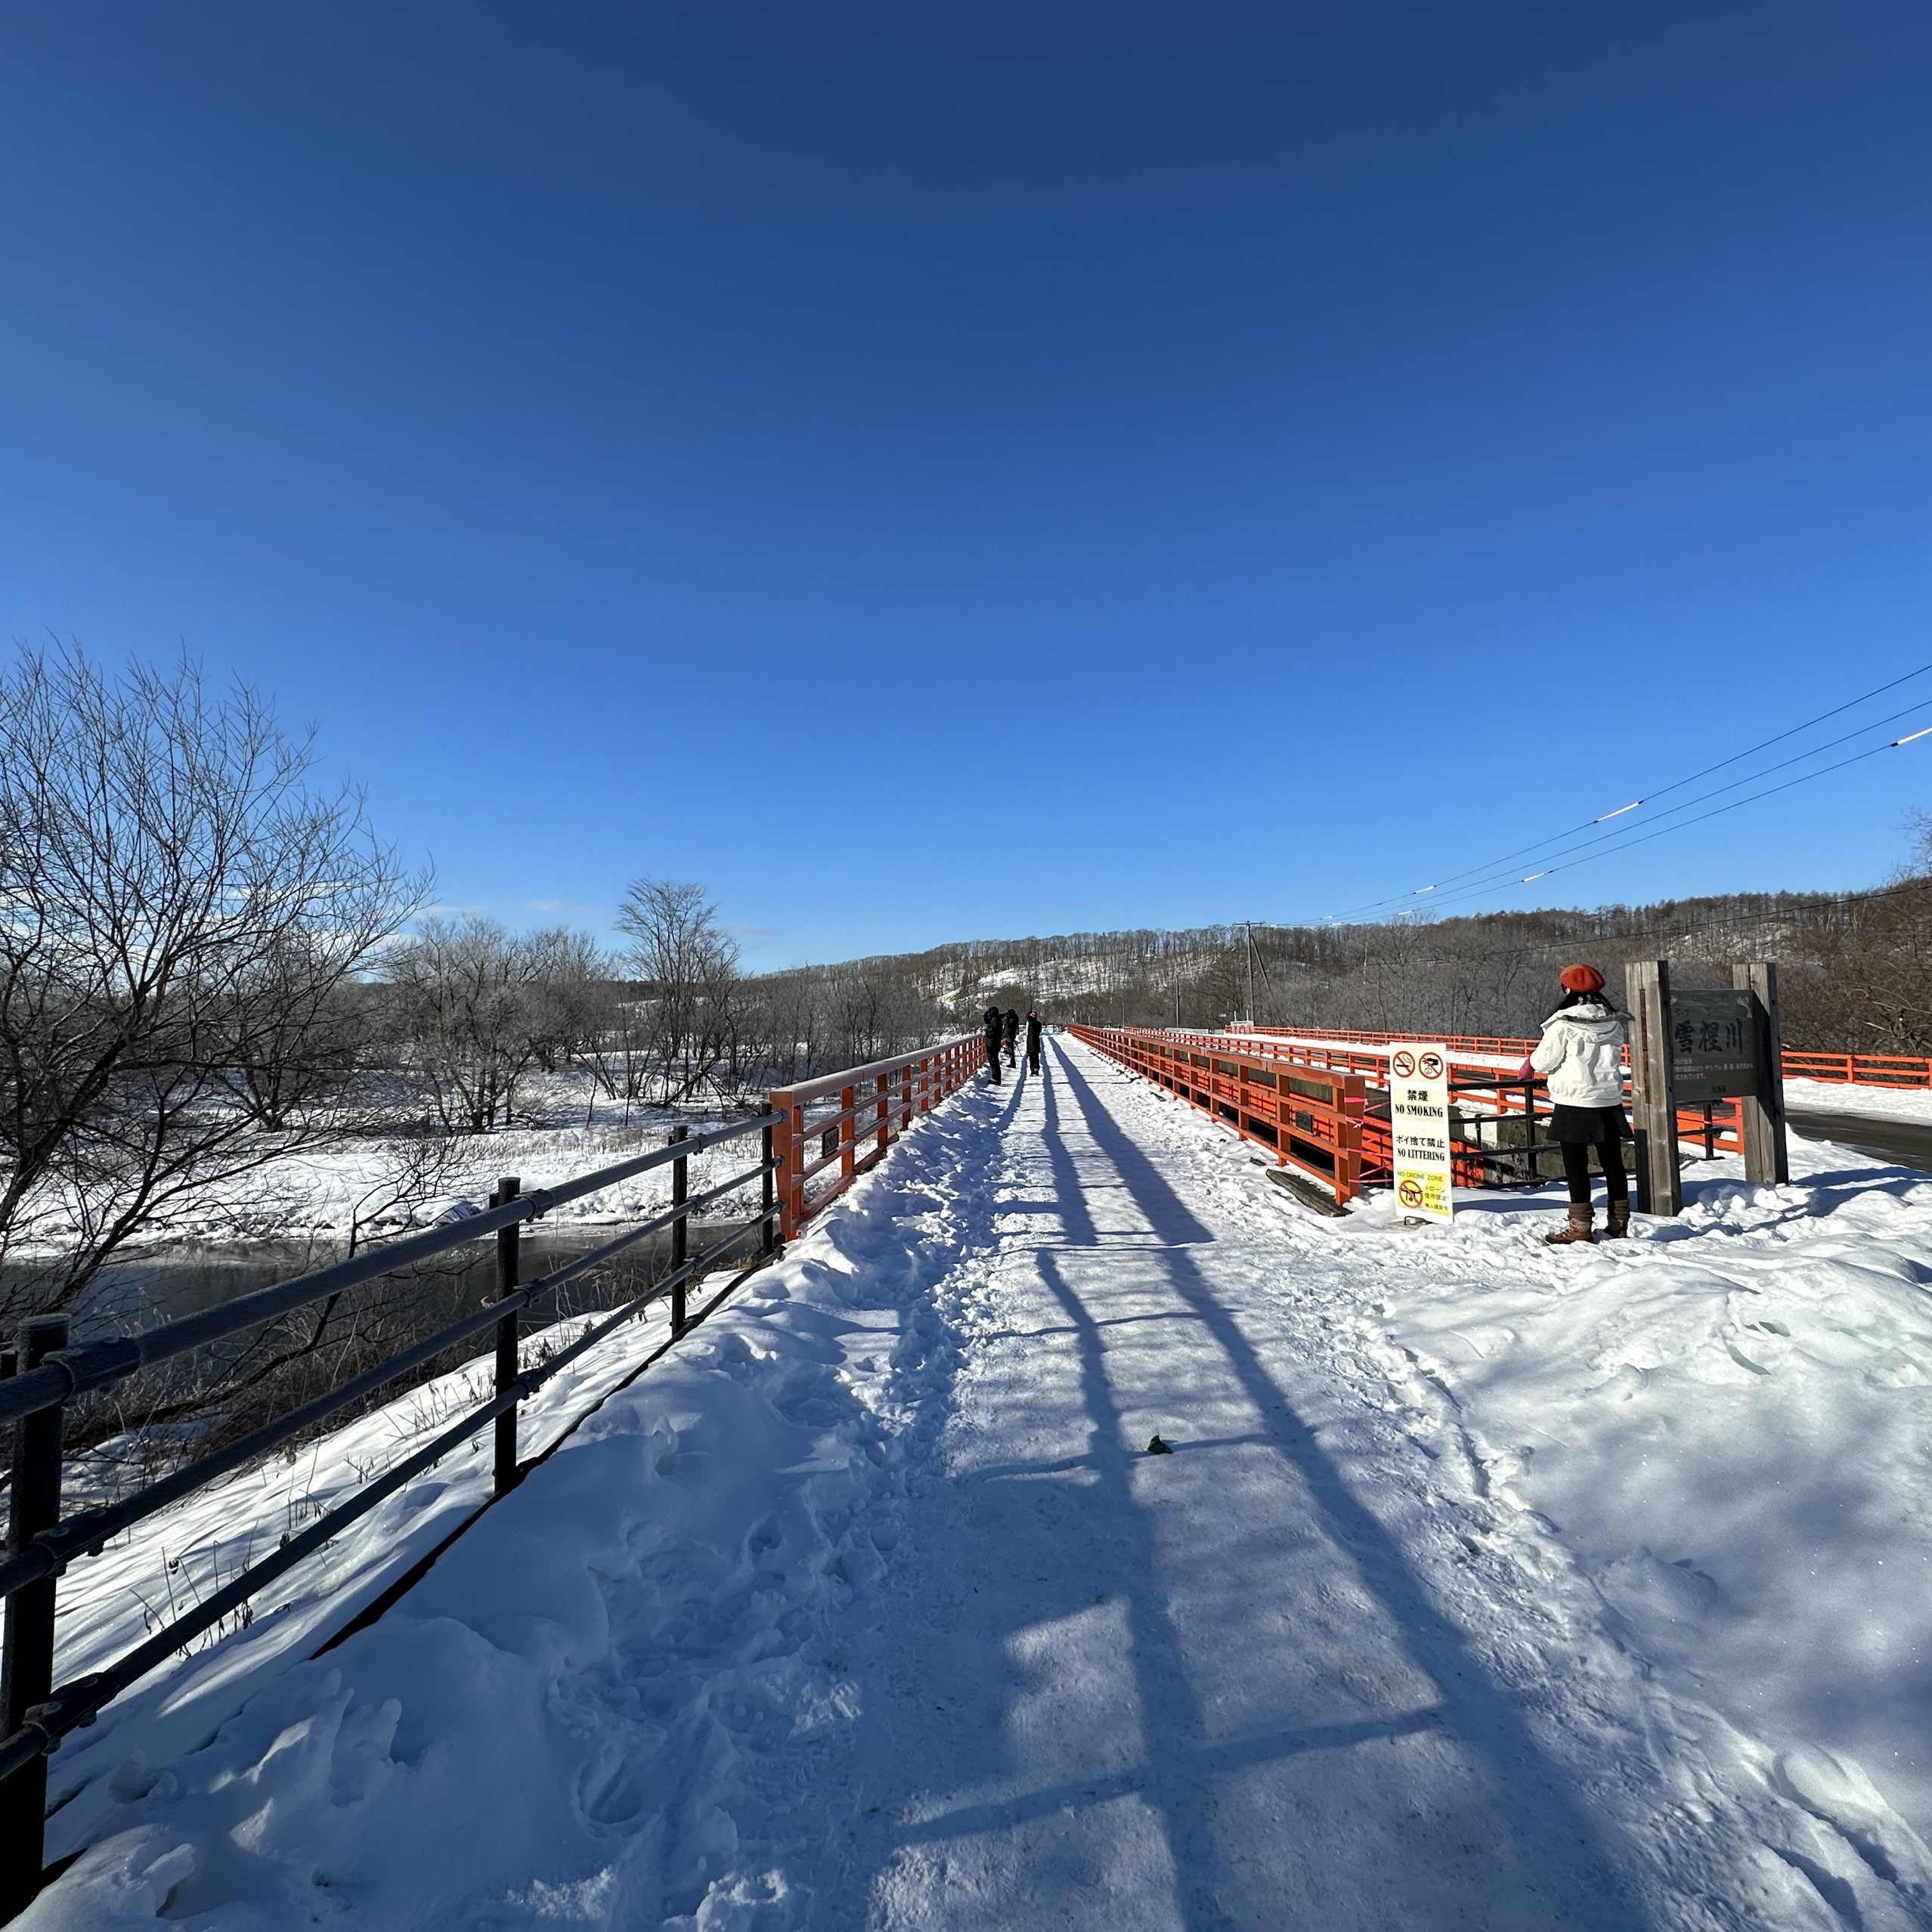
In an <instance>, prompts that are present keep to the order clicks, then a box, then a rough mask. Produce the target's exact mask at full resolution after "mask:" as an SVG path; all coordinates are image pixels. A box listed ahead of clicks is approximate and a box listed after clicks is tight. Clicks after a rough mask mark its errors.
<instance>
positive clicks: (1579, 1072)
mask: <svg viewBox="0 0 1932 1932" xmlns="http://www.w3.org/2000/svg"><path fill="white" fill-rule="evenodd" d="M1629 1017H1630V1015H1629V1014H1627V1013H1618V1012H1617V1011H1614V1010H1613V1009H1612V1008H1610V1007H1609V1006H1608V1005H1605V1003H1604V1002H1602V1000H1600V999H1587V1000H1584V1001H1582V1002H1580V1003H1579V1004H1577V1005H1575V1006H1566V1007H1564V1008H1562V1009H1561V1010H1560V1011H1557V1012H1555V1013H1553V1014H1550V1017H1549V1018H1548V1019H1547V1020H1544V1021H1543V1038H1542V1039H1540V1040H1539V1041H1537V1043H1536V1046H1535V1048H1534V1051H1532V1052H1531V1054H1530V1064H1531V1066H1532V1067H1534V1068H1535V1069H1536V1070H1537V1072H1538V1073H1540V1074H1542V1075H1543V1076H1544V1078H1545V1079H1547V1080H1548V1082H1550V1099H1551V1100H1552V1101H1554V1102H1555V1103H1556V1105H1557V1106H1559V1107H1619V1106H1621V1105H1622V1104H1623V1099H1624V1021H1625V1020H1627V1019H1628V1018H1629Z"/></svg>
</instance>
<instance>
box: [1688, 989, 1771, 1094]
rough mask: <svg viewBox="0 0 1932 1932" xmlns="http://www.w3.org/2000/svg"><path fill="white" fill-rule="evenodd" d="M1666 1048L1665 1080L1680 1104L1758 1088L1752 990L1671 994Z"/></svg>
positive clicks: (1757, 1089)
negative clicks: (1668, 1074)
mask: <svg viewBox="0 0 1932 1932" xmlns="http://www.w3.org/2000/svg"><path fill="white" fill-rule="evenodd" d="M1760 1076H1761V1070H1760V1067H1759V1064H1758V1044H1757V1020H1756V1018H1755V1016H1754V1014H1753V1011H1752V1008H1751V995H1750V994H1749V993H1748V992H1680V993H1674V994H1673V995H1672V996H1671V999H1670V1083H1671V1085H1672V1086H1673V1088H1674V1089H1675V1090H1676V1093H1677V1099H1678V1101H1680V1103H1689V1104H1692V1105H1696V1104H1699V1103H1701V1102H1703V1101H1714V1100H1723V1099H1724V1098H1727V1097H1728V1096H1729V1095H1732V1094H1754V1093H1756V1092H1757V1091H1759V1084H1758V1083H1759V1080H1760Z"/></svg>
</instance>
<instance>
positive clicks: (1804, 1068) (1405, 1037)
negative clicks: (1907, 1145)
mask: <svg viewBox="0 0 1932 1932" xmlns="http://www.w3.org/2000/svg"><path fill="white" fill-rule="evenodd" d="M1228 1031H1229V1032H1230V1033H1234V1034H1237V1035H1239V1036H1240V1037H1241V1038H1242V1039H1249V1038H1250V1037H1252V1038H1253V1039H1271V1038H1277V1037H1280V1038H1286V1039H1299V1040H1311V1041H1320V1040H1333V1041H1336V1042H1341V1043H1342V1044H1344V1045H1356V1046H1393V1045H1401V1043H1403V1042H1407V1041H1413V1040H1426V1041H1431V1042H1440V1043H1441V1045H1444V1046H1446V1047H1447V1048H1448V1049H1449V1050H1450V1051H1451V1053H1488V1054H1527V1053H1528V1051H1529V1050H1530V1049H1531V1048H1532V1047H1533V1046H1534V1045H1536V1042H1535V1041H1534V1040H1531V1039H1512V1038H1511V1037H1509V1036H1506V1035H1503V1034H1497V1033H1449V1034H1442V1033H1388V1032H1385V1031H1383V1030H1382V1029H1380V1028H1378V1027H1372V1026H1355V1027H1344V1026H1267V1027H1263V1026H1257V1025H1256V1024H1255V1023H1253V1022H1252V1021H1249V1020H1236V1021H1234V1023H1232V1024H1231V1025H1230V1026H1229V1027H1228ZM1629 1057H1630V1050H1629V1048H1625V1049H1624V1061H1625V1064H1626V1065H1627V1064H1629ZM1783 1063H1784V1070H1785V1079H1788V1080H1821V1081H1824V1082H1828V1083H1829V1084H1832V1085H1840V1086H1854V1087H1891V1088H1901V1087H1902V1088H1907V1089H1909V1090H1916V1089H1918V1088H1932V1059H1924V1058H1921V1057H1919V1056H1918V1055H1917V1054H1892V1053H1817V1052H1813V1051H1810V1049H1809V1048H1798V1047H1786V1048H1785V1050H1784V1054H1783Z"/></svg>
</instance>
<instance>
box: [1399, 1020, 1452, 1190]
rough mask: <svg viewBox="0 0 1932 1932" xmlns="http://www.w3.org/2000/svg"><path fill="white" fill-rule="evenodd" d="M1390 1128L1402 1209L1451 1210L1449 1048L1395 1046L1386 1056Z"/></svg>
mask: <svg viewBox="0 0 1932 1932" xmlns="http://www.w3.org/2000/svg"><path fill="white" fill-rule="evenodd" d="M1389 1137H1390V1138H1391V1140H1392V1141H1393V1143H1394V1147H1395V1199H1396V1201H1397V1203H1398V1205H1399V1206H1401V1209H1402V1211H1403V1212H1404V1213H1405V1214H1418V1215H1426V1216H1427V1217H1428V1218H1429V1219H1430V1220H1432V1221H1447V1220H1450V1219H1451V1218H1453V1216H1454V1213H1455V1211H1456V1208H1455V1198H1454V1191H1453V1186H1452V1170H1451V1164H1450V1163H1451V1154H1450V1140H1449V1050H1448V1048H1447V1047H1440V1046H1415V1047H1408V1046H1404V1047H1398V1048H1396V1049H1395V1051H1393V1052H1392V1054H1390V1055H1389Z"/></svg>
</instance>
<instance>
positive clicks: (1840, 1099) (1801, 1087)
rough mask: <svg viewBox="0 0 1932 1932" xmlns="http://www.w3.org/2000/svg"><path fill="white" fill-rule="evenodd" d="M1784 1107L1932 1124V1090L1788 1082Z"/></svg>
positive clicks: (1838, 1082) (1829, 1081)
mask: <svg viewBox="0 0 1932 1932" xmlns="http://www.w3.org/2000/svg"><path fill="white" fill-rule="evenodd" d="M1785 1105H1786V1106H1787V1107H1795V1108H1796V1109H1797V1110H1798V1111H1799V1112H1800V1113H1806V1112H1810V1113H1852V1114H1856V1115H1858V1116H1860V1117H1861V1118H1862V1119H1866V1120H1914V1121H1925V1122H1932V1090H1928V1089H1927V1088H1922V1087H1868V1086H1862V1085H1861V1086H1853V1085H1850V1084H1849V1083H1847V1082H1841V1081H1835V1080H1787V1081H1786V1082H1785Z"/></svg>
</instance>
